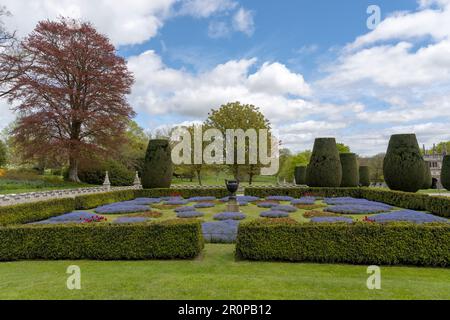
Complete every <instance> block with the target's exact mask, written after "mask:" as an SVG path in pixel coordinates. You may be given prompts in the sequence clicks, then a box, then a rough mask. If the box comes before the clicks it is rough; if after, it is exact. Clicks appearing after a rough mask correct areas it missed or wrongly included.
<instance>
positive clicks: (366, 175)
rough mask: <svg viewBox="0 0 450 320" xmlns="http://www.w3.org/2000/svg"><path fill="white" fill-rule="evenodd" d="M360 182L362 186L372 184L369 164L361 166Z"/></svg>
mask: <svg viewBox="0 0 450 320" xmlns="http://www.w3.org/2000/svg"><path fill="white" fill-rule="evenodd" d="M359 184H360V185H361V187H368V186H370V169H369V167H368V166H360V167H359Z"/></svg>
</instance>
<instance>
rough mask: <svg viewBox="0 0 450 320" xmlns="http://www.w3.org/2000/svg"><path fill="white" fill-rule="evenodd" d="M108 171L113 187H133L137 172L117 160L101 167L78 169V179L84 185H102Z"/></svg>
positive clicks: (107, 162)
mask: <svg viewBox="0 0 450 320" xmlns="http://www.w3.org/2000/svg"><path fill="white" fill-rule="evenodd" d="M106 171H108V173H109V180H110V182H111V185H112V186H131V185H132V184H133V181H134V177H135V171H133V170H130V169H128V168H127V167H126V166H125V165H124V164H123V163H121V162H119V161H116V160H108V161H105V162H104V163H101V164H100V165H99V166H94V167H87V168H86V167H83V166H80V167H79V168H78V177H79V178H80V180H81V181H82V182H84V183H89V184H94V185H101V184H103V182H104V181H105V173H106Z"/></svg>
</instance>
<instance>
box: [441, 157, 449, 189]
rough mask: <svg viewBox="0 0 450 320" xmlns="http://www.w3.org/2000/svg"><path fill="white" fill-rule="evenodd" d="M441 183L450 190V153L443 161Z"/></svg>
mask: <svg viewBox="0 0 450 320" xmlns="http://www.w3.org/2000/svg"><path fill="white" fill-rule="evenodd" d="M441 183H442V185H443V186H444V188H445V189H447V190H449V191H450V155H446V156H445V157H444V161H443V163H442V171H441Z"/></svg>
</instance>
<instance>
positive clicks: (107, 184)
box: [103, 171, 111, 190]
mask: <svg viewBox="0 0 450 320" xmlns="http://www.w3.org/2000/svg"><path fill="white" fill-rule="evenodd" d="M103 186H104V187H106V188H107V189H108V190H109V189H110V188H111V182H110V181H109V173H108V171H106V175H105V181H104V182H103Z"/></svg>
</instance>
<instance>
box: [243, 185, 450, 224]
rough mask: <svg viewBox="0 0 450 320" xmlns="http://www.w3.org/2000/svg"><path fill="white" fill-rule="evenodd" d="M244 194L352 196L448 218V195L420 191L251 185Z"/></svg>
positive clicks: (260, 195) (449, 213) (449, 214)
mask: <svg viewBox="0 0 450 320" xmlns="http://www.w3.org/2000/svg"><path fill="white" fill-rule="evenodd" d="M245 195H248V196H256V197H267V196H271V195H285V196H291V197H295V198H298V197H302V196H305V195H316V196H323V197H354V198H364V199H368V200H372V201H379V202H384V203H386V204H389V205H392V206H395V207H400V208H405V209H411V210H420V211H429V212H431V213H433V214H435V215H437V216H441V217H446V218H450V197H437V196H429V195H427V194H421V193H409V192H402V191H392V190H383V189H374V188H299V187H272V188H268V187H251V188H245Z"/></svg>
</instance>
